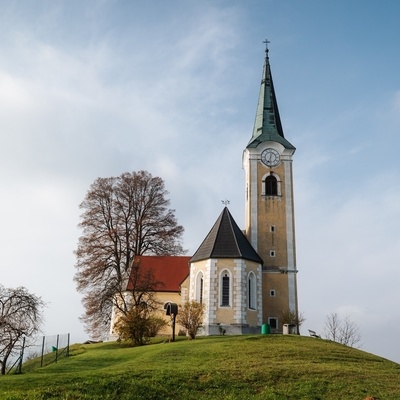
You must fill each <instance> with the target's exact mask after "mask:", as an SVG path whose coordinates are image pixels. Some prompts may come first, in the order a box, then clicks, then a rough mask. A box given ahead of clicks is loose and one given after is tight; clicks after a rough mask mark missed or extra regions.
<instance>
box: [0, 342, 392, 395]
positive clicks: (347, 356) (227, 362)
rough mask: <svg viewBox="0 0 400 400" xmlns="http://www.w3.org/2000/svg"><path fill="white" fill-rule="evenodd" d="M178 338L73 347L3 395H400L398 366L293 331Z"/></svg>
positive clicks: (17, 379) (7, 380) (1, 380)
mask: <svg viewBox="0 0 400 400" xmlns="http://www.w3.org/2000/svg"><path fill="white" fill-rule="evenodd" d="M179 339H180V340H178V341H177V342H175V343H158V344H153V345H148V346H144V347H135V348H127V347H125V348H124V347H121V346H120V345H118V344H116V343H101V344H91V345H74V346H73V348H72V350H71V356H70V357H69V358H65V359H62V360H59V362H58V363H57V364H52V365H49V366H47V367H44V368H38V369H37V368H36V369H32V370H30V371H29V364H27V365H26V366H25V371H27V372H25V373H24V374H22V375H7V376H4V377H0V399H1V400H20V399H33V400H39V399H40V400H46V399H66V400H81V399H102V400H104V399H113V400H114V399H118V400H125V399H144V400H146V399H157V400H162V399H196V400H200V399H263V400H268V399H271V400H272V399H274V400H276V399H282V400H288V399H296V400H299V399H307V400H316V399H326V400H329V399H335V400H336V399H345V400H352V399H354V400H362V399H364V398H365V397H367V396H376V397H377V398H379V399H380V400H385V399H387V400H389V399H390V400H394V399H400V365H399V364H396V363H394V362H391V361H388V360H385V359H383V358H380V357H377V356H374V355H372V354H368V353H365V352H363V351H360V350H356V349H352V348H349V347H346V346H342V345H339V344H337V343H332V342H329V341H325V340H322V339H314V338H310V337H302V336H292V335H257V336H256V335H254V336H235V337H229V336H221V337H209V338H198V339H196V340H194V341H188V340H186V339H183V338H179Z"/></svg>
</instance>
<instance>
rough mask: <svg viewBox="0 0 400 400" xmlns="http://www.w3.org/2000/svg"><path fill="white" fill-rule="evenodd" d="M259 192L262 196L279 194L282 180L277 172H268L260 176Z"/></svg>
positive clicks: (280, 193)
mask: <svg viewBox="0 0 400 400" xmlns="http://www.w3.org/2000/svg"><path fill="white" fill-rule="evenodd" d="M261 182H262V185H261V188H262V189H261V194H262V195H263V196H281V195H282V187H281V185H282V182H281V179H280V177H279V175H278V174H276V173H275V172H268V173H267V174H265V175H264V176H263V177H262V180H261Z"/></svg>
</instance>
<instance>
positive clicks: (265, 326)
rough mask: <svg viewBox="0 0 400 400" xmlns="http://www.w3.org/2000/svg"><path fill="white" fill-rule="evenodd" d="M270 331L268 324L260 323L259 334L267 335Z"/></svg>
mask: <svg viewBox="0 0 400 400" xmlns="http://www.w3.org/2000/svg"><path fill="white" fill-rule="evenodd" d="M270 333H271V327H270V325H269V324H262V325H261V334H262V335H269V334H270Z"/></svg>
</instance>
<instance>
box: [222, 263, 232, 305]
mask: <svg viewBox="0 0 400 400" xmlns="http://www.w3.org/2000/svg"><path fill="white" fill-rule="evenodd" d="M220 282H221V286H220V287H221V294H220V299H221V306H222V307H229V306H230V297H231V283H230V276H229V273H228V271H223V272H222V274H221V280H220Z"/></svg>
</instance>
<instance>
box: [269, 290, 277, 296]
mask: <svg viewBox="0 0 400 400" xmlns="http://www.w3.org/2000/svg"><path fill="white" fill-rule="evenodd" d="M269 295H270V296H271V297H275V296H276V292H275V289H271V290H270V291H269Z"/></svg>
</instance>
